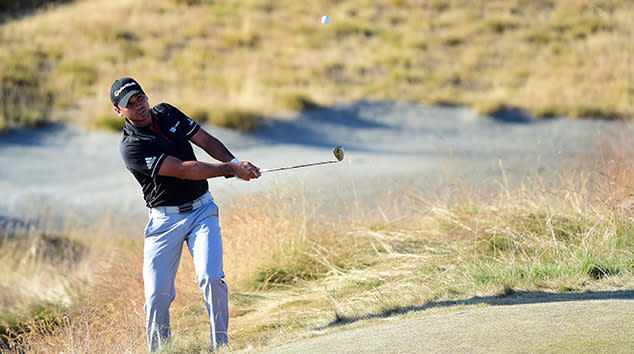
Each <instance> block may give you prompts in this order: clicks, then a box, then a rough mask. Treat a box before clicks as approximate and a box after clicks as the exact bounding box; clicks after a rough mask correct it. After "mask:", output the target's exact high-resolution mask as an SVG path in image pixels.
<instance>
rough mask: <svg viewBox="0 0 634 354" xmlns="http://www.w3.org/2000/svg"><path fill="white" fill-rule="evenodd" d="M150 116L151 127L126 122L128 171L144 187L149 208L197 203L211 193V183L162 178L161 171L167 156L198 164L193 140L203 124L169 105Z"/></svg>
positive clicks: (124, 142) (158, 107)
mask: <svg viewBox="0 0 634 354" xmlns="http://www.w3.org/2000/svg"><path fill="white" fill-rule="evenodd" d="M150 113H151V115H152V124H151V125H149V126H143V127H141V126H135V125H133V124H131V123H130V122H128V120H127V119H126V122H125V127H124V129H123V137H122V139H121V145H120V151H121V156H122V157H123V161H124V162H125V165H126V167H127V169H128V170H130V172H132V174H133V175H134V177H135V178H136V179H137V181H138V182H139V184H141V188H142V190H143V198H144V199H145V203H146V205H147V207H148V208H153V207H157V206H166V205H181V204H185V203H187V202H190V201H192V200H195V199H196V198H198V197H200V196H202V195H203V194H204V193H205V192H207V191H208V190H209V184H208V183H207V180H200V181H192V180H185V179H180V178H176V177H166V176H159V175H158V171H159V169H160V168H161V164H163V161H165V158H166V157H167V156H174V157H177V158H179V159H180V160H182V161H196V155H195V154H194V150H193V148H192V146H191V143H190V142H189V138H191V137H192V136H193V135H194V134H196V132H197V131H198V129H200V125H199V124H198V123H196V122H194V121H193V120H191V119H189V117H187V116H186V115H185V114H184V113H183V112H181V111H180V110H178V108H176V107H173V106H171V105H169V104H167V103H161V104H159V105H156V106H154V107H153V108H152V109H151V110H150Z"/></svg>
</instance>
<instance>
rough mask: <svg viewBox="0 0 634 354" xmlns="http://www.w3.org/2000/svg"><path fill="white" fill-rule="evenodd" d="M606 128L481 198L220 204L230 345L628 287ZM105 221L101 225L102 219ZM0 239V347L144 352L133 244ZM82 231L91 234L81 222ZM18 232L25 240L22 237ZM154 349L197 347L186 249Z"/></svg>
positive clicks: (625, 183)
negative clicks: (468, 302)
mask: <svg viewBox="0 0 634 354" xmlns="http://www.w3.org/2000/svg"><path fill="white" fill-rule="evenodd" d="M630 139H631V137H629V136H627V132H626V131H625V130H624V131H623V132H621V135H618V134H616V135H614V136H609V137H605V142H604V143H603V144H601V149H600V151H598V152H597V157H598V158H597V159H595V160H594V161H596V163H595V164H594V165H593V166H592V168H589V169H588V168H585V167H584V168H580V169H579V170H566V171H559V172H558V173H554V174H552V175H548V176H544V175H541V176H540V175H535V176H532V177H529V178H526V179H524V180H522V181H520V183H518V184H517V185H515V184H513V183H510V182H509V181H507V180H506V179H505V178H500V179H499V180H498V181H496V182H497V185H498V189H497V190H498V191H497V192H496V193H493V194H489V195H478V194H476V193H467V192H465V191H466V190H468V188H457V189H456V191H455V193H454V194H455V198H449V199H451V200H452V201H451V202H449V201H448V200H449V199H447V198H443V199H440V198H437V197H434V194H433V193H431V192H432V191H417V190H411V189H410V190H407V189H405V190H404V192H397V193H394V194H391V195H388V196H386V200H389V201H390V203H389V207H388V205H384V206H382V208H381V209H378V210H366V211H364V213H363V215H365V217H363V218H360V217H357V216H356V215H358V214H359V213H357V210H353V208H352V207H349V206H346V207H343V208H342V209H341V210H340V212H339V215H348V217H345V218H338V219H333V218H330V217H327V216H325V215H323V214H321V213H319V212H318V211H317V210H320V208H321V207H323V206H324V204H325V205H326V206H329V209H330V210H333V208H334V207H335V205H336V204H339V205H340V206H343V205H348V204H346V203H345V201H344V202H341V203H336V202H337V201H333V200H315V199H312V198H307V197H306V196H305V195H304V194H302V193H301V192H297V191H298V190H300V191H301V186H300V187H298V188H288V189H284V188H281V187H274V188H272V189H271V190H270V191H269V192H268V193H262V194H259V195H254V196H248V197H244V198H242V199H238V200H236V201H235V202H233V203H232V204H231V205H229V206H227V207H225V208H223V209H222V212H221V215H220V218H221V225H222V227H223V238H224V252H225V271H226V273H227V277H228V278H227V280H228V283H229V286H230V293H231V295H230V333H229V337H230V341H231V344H230V346H229V347H228V348H226V350H227V351H233V350H241V349H249V348H251V349H254V348H259V347H261V346H265V345H277V344H281V343H285V342H288V341H292V340H294V339H297V338H301V337H304V336H310V335H311V329H313V328H327V327H328V326H329V325H332V324H337V323H347V322H349V321H355V320H357V319H363V318H372V317H373V316H390V315H392V314H396V313H402V312H407V311H409V310H410V309H412V308H422V307H424V306H425V304H427V303H429V302H432V301H447V300H457V299H466V298H470V297H473V296H491V295H505V294H509V293H513V292H515V291H518V290H525V291H531V290H537V289H539V291H550V292H583V291H586V290H605V289H609V290H615V289H631V288H632V287H633V286H634V255H633V253H632V250H634V162H633V161H634V150H633V147H632V145H631V144H630V143H629V142H630ZM103 230H107V229H103ZM86 233H89V232H87V231H86V230H76V231H75V232H73V231H72V230H71V231H69V236H68V237H59V238H56V237H53V236H42V235H38V234H33V235H31V236H29V237H27V238H25V239H19V240H15V239H3V240H2V243H0V250H1V251H2V252H0V254H1V255H2V256H1V257H0V266H2V267H3V268H4V269H12V270H14V271H11V272H4V273H3V275H2V276H3V279H2V284H3V288H2V291H1V293H2V296H1V297H0V299H2V306H3V311H2V316H0V321H1V322H2V323H1V324H2V325H3V326H5V329H4V331H5V332H6V334H7V337H6V339H5V344H4V345H5V349H6V347H7V346H9V345H10V346H11V347H12V350H11V351H13V352H19V351H20V350H21V349H24V350H26V351H28V352H49V351H52V352H69V353H74V352H144V351H145V350H146V344H145V336H144V333H145V328H144V313H143V286H142V279H141V268H142V244H141V240H139V239H128V238H125V237H121V236H118V235H116V234H114V235H113V234H108V233H107V231H102V234H101V235H97V236H94V237H91V238H86V237H85V236H84V237H82V236H81V235H84V234H86ZM90 233H91V234H94V232H90ZM25 244H30V245H34V246H33V247H24V245H25ZM176 281H177V284H176V288H177V297H176V300H175V302H174V304H173V305H172V309H171V313H172V325H173V331H174V341H173V345H172V346H170V347H169V348H167V349H166V351H167V352H185V353H189V352H191V353H194V352H205V351H207V350H208V349H209V333H208V328H209V327H208V322H207V321H208V319H207V314H206V309H205V306H204V303H203V301H202V296H201V294H200V291H199V289H198V288H197V286H196V284H195V282H194V270H193V264H192V262H191V259H190V257H189V255H188V254H184V255H183V258H182V261H181V267H180V269H179V273H178V276H177V280H176Z"/></svg>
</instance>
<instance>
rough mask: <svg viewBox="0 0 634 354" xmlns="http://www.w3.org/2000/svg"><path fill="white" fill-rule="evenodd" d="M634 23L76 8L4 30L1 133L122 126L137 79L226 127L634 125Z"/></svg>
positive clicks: (211, 6) (203, 7) (240, 8)
mask: <svg viewBox="0 0 634 354" xmlns="http://www.w3.org/2000/svg"><path fill="white" fill-rule="evenodd" d="M315 9H320V10H319V12H318V13H317V12H316V10H315ZM325 13H328V14H329V15H330V17H331V18H332V22H331V23H330V24H329V25H322V24H320V22H319V18H320V17H321V16H322V15H323V14H325ZM633 17H634V5H633V3H632V2H631V1H627V0H593V1H590V0H553V1H538V2H530V1H525V0H512V1H485V0H477V1H467V0H448V1H423V2H421V1H396V0H362V1H340V2H332V1H327V0H318V1H313V2H311V5H310V6H305V5H303V4H300V3H297V2H295V1H289V0H284V1H277V2H275V3H271V2H268V1H264V0H244V1H237V0H223V1H175V0H153V1H149V0H144V1H139V0H81V1H73V2H71V3H69V4H65V5H62V6H57V7H53V8H50V9H48V10H47V11H40V12H36V13H35V14H33V15H28V16H24V17H21V18H18V19H14V20H9V21H7V22H5V23H2V24H0V38H2V46H3V50H2V52H0V93H1V97H0V99H1V102H2V104H3V110H4V111H0V129H7V128H10V127H13V126H20V125H25V124H29V122H31V123H33V122H40V121H41V120H43V119H59V120H64V121H71V122H75V123H77V122H80V123H83V124H92V122H93V121H95V120H96V121H98V122H101V123H100V124H102V125H104V126H110V127H116V125H112V124H111V123H109V122H108V121H107V119H106V118H108V117H110V118H112V117H113V113H112V109H111V107H110V105H109V102H108V89H109V86H110V85H111V83H112V82H113V81H114V79H115V78H117V77H120V76H124V75H131V76H134V77H135V78H137V79H138V80H140V81H141V83H142V84H143V85H144V87H145V89H146V91H147V92H148V94H149V95H150V100H151V102H156V103H158V102H159V101H165V100H168V101H170V102H172V103H174V104H176V105H177V106H179V107H181V108H183V109H184V110H185V111H186V112H188V113H194V112H197V113H198V114H199V115H200V116H202V117H208V118H209V119H210V120H211V121H213V122H217V124H224V122H227V121H229V122H233V123H231V124H235V121H234V120H231V119H229V120H228V119H227V117H225V115H224V114H223V112H234V113H235V112H236V111H237V112H255V113H257V115H258V116H263V115H271V114H275V113H278V112H281V111H285V110H295V109H301V108H302V107H305V105H304V104H303V102H306V99H308V101H309V102H313V103H316V104H323V105H328V104H332V103H336V102H340V101H342V100H345V101H350V100H358V99H375V100H377V99H378V100H400V101H403V100H404V101H411V102H420V103H425V104H438V103H452V104H464V105H470V106H472V107H474V108H475V109H476V110H477V111H479V112H480V113H485V114H488V113H492V112H495V111H496V110H497V109H499V108H500V107H502V106H510V107H519V108H524V109H526V110H528V111H529V112H531V113H533V114H534V115H536V116H538V117H541V116H560V115H566V116H570V117H595V118H611V119H614V118H625V119H631V118H632V117H633V116H634V104H633V102H634V88H633V87H632V82H633V81H634V80H632V78H633V77H634V72H633V70H634V69H633V67H634V66H633V65H631V63H632V54H631V53H633V52H634V48H633V46H634V44H633V43H634V38H632V33H633V31H632V24H631V18H633ZM293 98H295V99H293ZM311 106H312V104H311ZM245 119H247V120H248V119H252V117H251V116H250V115H246V116H245ZM248 127H249V126H247V127H246V128H245V129H248Z"/></svg>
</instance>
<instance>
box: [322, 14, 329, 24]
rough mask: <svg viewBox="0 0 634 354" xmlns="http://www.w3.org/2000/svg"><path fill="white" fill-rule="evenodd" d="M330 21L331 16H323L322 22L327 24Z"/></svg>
mask: <svg viewBox="0 0 634 354" xmlns="http://www.w3.org/2000/svg"><path fill="white" fill-rule="evenodd" d="M328 22H330V17H328V15H324V16H321V23H323V24H324V25H325V24H327V23H328Z"/></svg>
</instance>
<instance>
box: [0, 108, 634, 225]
mask: <svg viewBox="0 0 634 354" xmlns="http://www.w3.org/2000/svg"><path fill="white" fill-rule="evenodd" d="M290 118H291V119H282V120H280V119H278V120H270V121H267V122H265V124H263V126H262V127H261V129H259V130H258V131H257V132H255V133H253V134H240V133H236V132H233V131H231V130H227V129H220V128H217V127H211V126H206V128H207V129H208V130H209V131H210V132H211V133H212V134H214V135H216V136H217V137H219V138H220V139H221V140H222V141H223V142H225V144H226V145H227V146H228V147H229V148H230V149H231V150H232V151H233V152H234V153H235V154H236V155H237V156H238V157H239V158H241V159H242V160H250V161H253V162H254V163H255V164H256V165H258V166H260V167H262V168H270V167H278V166H288V165H294V164H298V163H307V162H315V161H323V160H329V159H332V154H331V149H332V147H333V146H336V145H343V146H344V147H345V149H346V159H345V160H344V161H343V162H342V163H339V164H331V165H326V166H321V167H314V168H306V169H297V170H291V171H284V172H279V173H271V174H266V175H264V176H263V177H262V178H260V179H259V180H256V181H252V182H242V181H238V180H235V179H231V180H226V179H224V178H217V179H213V180H210V184H211V190H212V193H213V195H214V196H215V198H216V199H217V201H218V202H219V204H220V205H221V206H222V205H223V204H225V203H229V202H230V200H231V198H232V197H234V196H236V195H242V194H247V193H258V192H262V191H270V190H275V188H280V187H286V186H291V187H292V188H296V187H299V188H301V191H300V190H298V191H297V193H298V194H299V193H301V194H303V195H304V196H307V197H309V198H310V197H319V198H322V199H325V200H327V201H329V200H332V202H331V206H332V204H336V203H342V202H343V203H346V202H348V201H350V200H353V199H354V201H355V202H359V203H362V204H365V205H367V206H368V207H370V208H371V207H372V206H373V205H376V204H379V203H381V198H382V196H383V195H384V193H385V192H386V191H391V190H395V189H398V188H401V187H404V186H405V187H406V188H429V189H431V190H442V188H443V186H448V185H450V184H452V183H464V184H465V185H473V186H476V187H479V186H481V185H482V183H483V182H485V181H487V180H489V179H492V178H496V177H497V176H499V175H500V174H501V173H502V171H504V172H505V173H507V174H508V175H509V176H511V177H512V176H516V177H518V178H521V177H522V176H523V175H525V174H527V173H537V172H540V173H548V171H551V170H553V169H556V168H560V167H561V166H562V165H575V164H577V163H579V162H581V161H584V160H588V157H589V155H590V154H595V153H596V152H597V151H598V148H597V142H598V141H600V140H601V139H604V138H605V137H606V136H609V134H610V133H609V132H610V131H619V132H623V131H626V132H629V133H631V132H632V131H633V130H634V128H633V127H632V126H633V125H632V124H631V123H630V124H626V125H623V124H622V123H615V122H601V121H590V120H577V121H572V120H567V119H551V120H541V121H535V120H532V119H531V118H530V117H526V116H524V115H522V114H521V112H507V113H506V114H505V115H501V116H499V117H478V116H476V115H475V114H473V113H472V112H471V111H470V110H468V109H465V108H460V107H421V106H418V105H412V104H402V103H389V102H357V103H353V104H347V105H341V106H337V107H331V108H322V109H318V110H314V111H309V112H305V113H303V114H300V115H297V116H293V117H290ZM630 136H631V135H630ZM119 139H120V135H119V134H114V133H104V132H86V131H82V130H79V129H76V128H69V127H64V126H60V125H55V126H50V127H47V128H46V129H43V130H28V129H27V130H19V131H13V132H10V133H9V134H6V135H4V136H0V166H3V167H2V169H0V195H1V196H2V198H0V224H1V223H4V224H7V218H9V219H11V220H16V219H17V220H24V219H28V220H36V221H38V220H41V219H44V220H47V221H50V220H53V221H55V222H56V223H57V224H63V223H90V222H93V221H94V220H100V219H103V218H104V216H106V217H108V218H109V219H110V220H112V223H113V227H115V225H114V224H120V225H119V226H121V227H128V226H129V230H130V232H131V233H134V232H138V230H139V229H140V227H141V225H142V224H143V223H144V222H145V213H146V210H145V206H144V203H143V201H142V198H141V193H140V188H139V187H138V185H137V184H136V181H135V180H134V179H133V178H132V176H131V175H130V174H129V173H128V172H127V171H126V170H125V169H124V167H123V163H122V162H121V158H120V156H119V151H118V144H119ZM198 156H199V159H201V160H207V161H209V160H210V159H209V158H207V157H205V156H204V155H203V154H202V153H201V151H200V150H198ZM500 166H503V167H504V169H503V168H501V167H500ZM330 210H336V208H331V209H330ZM324 212H325V211H324ZM42 215H45V217H43V216H42Z"/></svg>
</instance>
